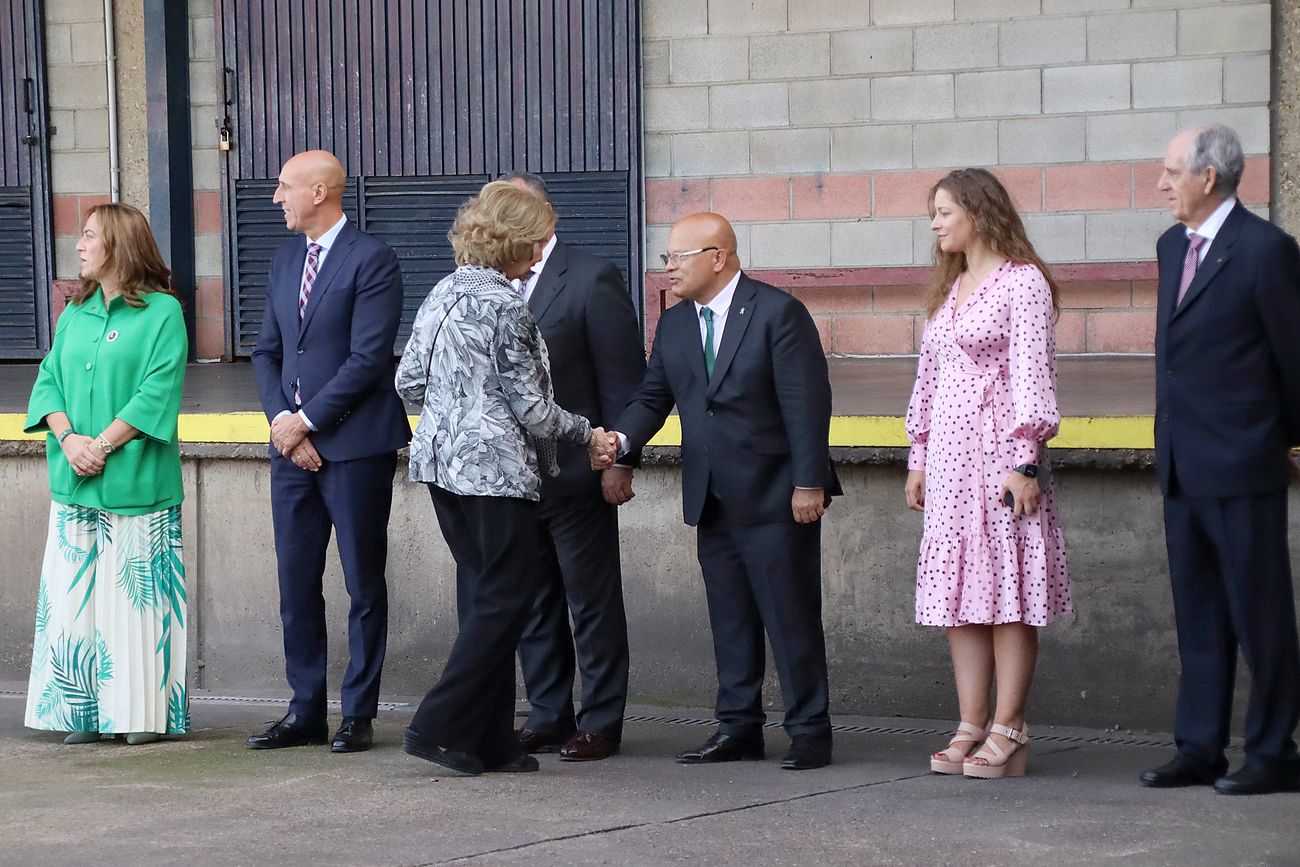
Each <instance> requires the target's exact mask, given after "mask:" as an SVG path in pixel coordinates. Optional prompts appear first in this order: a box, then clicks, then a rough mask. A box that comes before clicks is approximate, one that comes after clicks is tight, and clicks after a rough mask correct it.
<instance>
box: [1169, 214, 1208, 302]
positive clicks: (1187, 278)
mask: <svg viewBox="0 0 1300 867" xmlns="http://www.w3.org/2000/svg"><path fill="white" fill-rule="evenodd" d="M1204 243H1205V236H1204V235H1198V234H1196V233H1195V232H1192V234H1190V235H1188V236H1187V257H1186V258H1185V259H1183V282H1181V283H1179V284H1178V304H1182V303H1183V296H1184V295H1186V294H1187V288H1188V287H1189V286H1191V285H1192V281H1193V280H1194V279H1196V269H1197V267H1198V266H1199V265H1200V264H1201V256H1200V250H1201V245H1202V244H1204ZM1178 304H1175V305H1174V306H1175V307H1177V306H1178Z"/></svg>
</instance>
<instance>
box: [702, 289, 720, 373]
mask: <svg viewBox="0 0 1300 867" xmlns="http://www.w3.org/2000/svg"><path fill="white" fill-rule="evenodd" d="M700 315H701V316H703V317H704V372H705V373H707V374H708V375H709V378H710V379H712V378H713V362H714V361H715V360H716V359H715V358H714V357H713V311H712V310H710V309H709V308H707V307H701V308H700Z"/></svg>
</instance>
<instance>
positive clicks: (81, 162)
mask: <svg viewBox="0 0 1300 867" xmlns="http://www.w3.org/2000/svg"><path fill="white" fill-rule="evenodd" d="M119 14H120V15H122V16H123V17H122V18H120V19H119V20H118V22H117V24H118V27H117V30H118V32H119V39H118V44H117V54H118V79H119V87H121V88H123V90H122V94H121V95H122V96H123V97H124V98H125V101H124V103H123V104H121V106H120V111H119V121H120V125H119V130H118V142H119V147H120V150H121V154H122V163H123V166H122V168H123V177H122V185H121V197H122V201H124V202H126V203H127V204H131V205H135V206H136V207H138V208H140V209H141V210H142V211H144V212H145V213H146V214H148V212H149V202H148V183H147V171H148V169H147V165H146V164H145V163H144V161H143V160H142V159H140V156H141V155H142V154H143V153H144V151H145V149H146V147H147V142H146V141H145V125H144V123H143V120H144V118H143V114H144V110H143V105H134V104H130V103H132V102H133V99H132V95H134V94H135V92H136V91H138V90H140V89H141V87H140V85H141V84H142V77H141V76H142V72H141V70H142V69H143V66H144V57H143V55H142V54H141V53H140V51H139V47H138V46H137V45H136V43H137V42H139V40H138V39H136V38H133V37H135V36H136V35H137V34H133V33H131V32H129V31H130V30H131V28H132V27H134V26H137V24H138V22H134V21H133V20H132V19H130V18H129V15H130V14H138V10H134V9H132V8H129V7H125V6H123V7H121V8H120V9H119ZM215 14H216V2H215V0H189V17H190V105H191V121H192V131H193V137H194V154H193V160H194V188H195V195H194V216H195V239H194V245H195V263H196V276H197V283H196V292H195V306H196V310H195V327H196V346H195V351H196V354H197V356H198V357H199V358H220V357H221V356H222V355H223V354H224V352H225V345H226V333H225V332H226V318H227V317H226V312H225V299H224V290H223V280H222V271H223V267H222V245H221V194H220V187H221V180H220V177H221V176H220V167H219V163H218V151H217V129H216V127H215V126H214V125H213V119H214V118H216V117H219V116H221V114H222V113H223V112H222V111H221V110H220V107H219V102H220V97H219V92H220V90H219V85H220V79H219V64H218V62H217V59H216V55H217V52H216V40H215V28H214V25H215V17H214V16H215ZM124 27H125V28H126V31H127V32H123V28H124ZM45 39H46V58H47V68H48V79H47V80H48V88H49V104H50V123H51V124H52V125H53V126H54V127H55V129H56V133H55V134H54V135H53V136H52V137H51V138H50V176H51V186H52V192H53V196H52V201H51V208H52V222H53V226H54V236H55V238H54V252H55V274H54V277H55V283H54V287H53V289H52V293H53V299H54V307H55V311H56V313H57V312H58V311H59V310H62V308H63V305H64V303H65V299H66V295H67V293H68V292H70V291H71V290H72V289H73V288H74V287H75V286H76V285H77V278H78V276H79V272H80V264H79V262H78V258H77V253H76V249H75V248H76V243H77V238H78V236H79V235H80V233H81V226H82V222H83V218H84V216H85V213H86V211H87V210H88V209H89V208H91V207H93V206H94V205H96V204H100V203H102V202H108V201H110V190H111V181H110V178H109V160H108V136H109V129H108V84H107V81H108V80H107V75H106V65H105V43H104V4H103V3H102V2H101V0H51V2H49V3H47V4H46V12H45ZM133 155H135V156H134V158H133ZM136 164H139V171H135V174H139V173H140V172H143V173H144V175H145V176H142V177H140V178H139V179H138V182H136V179H134V178H133V171H134V169H135V167H136Z"/></svg>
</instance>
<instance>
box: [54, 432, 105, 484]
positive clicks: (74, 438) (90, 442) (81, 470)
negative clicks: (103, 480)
mask: <svg viewBox="0 0 1300 867" xmlns="http://www.w3.org/2000/svg"><path fill="white" fill-rule="evenodd" d="M62 449H63V456H64V457H65V458H67V459H68V463H69V464H70V465H71V466H72V471H73V472H74V473H76V474H77V475H79V476H96V475H99V474H100V473H101V472H103V470H104V461H105V458H106V456H105V455H104V452H103V451H102V450H100V449H98V448H95V440H94V439H92V438H91V437H88V436H82V435H81V434H75V433H74V434H68V435H67V436H66V437H64V438H63V445H62Z"/></svg>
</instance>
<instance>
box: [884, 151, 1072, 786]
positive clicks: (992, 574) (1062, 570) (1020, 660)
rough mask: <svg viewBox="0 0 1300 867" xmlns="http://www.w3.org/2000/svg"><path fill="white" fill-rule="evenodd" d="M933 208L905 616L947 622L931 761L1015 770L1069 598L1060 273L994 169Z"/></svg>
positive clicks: (948, 766)
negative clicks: (954, 719)
mask: <svg viewBox="0 0 1300 867" xmlns="http://www.w3.org/2000/svg"><path fill="white" fill-rule="evenodd" d="M930 211H931V213H932V214H933V221H932V223H931V228H932V229H933V230H934V232H935V235H936V247H935V269H934V275H933V277H932V280H931V290H930V294H929V298H928V313H929V319H928V321H927V322H926V327H925V336H924V338H923V340H922V346H921V360H920V363H919V365H918V367H917V372H916V384H915V386H914V387H913V390H912V400H911V403H910V404H909V406H908V409H907V434H908V439H909V440H910V442H911V443H912V449H911V454H910V455H909V457H908V465H907V466H908V475H907V487H906V495H907V503H908V506H909V508H912V509H915V510H917V511H924V513H925V532H924V535H923V536H922V538H921V551H920V555H919V557H918V559H917V569H916V619H917V622H918V623H920V624H922V625H925V626H942V627H945V628H946V629H947V633H948V644H949V650H950V651H951V653H952V664H953V674H954V677H955V680H956V684H957V699H958V704H959V706H960V710H961V724H960V725H959V726H958V728H957V733H956V734H955V735H954V736H953V738H952V740H951V741H950V742H949V745H948V748H947V749H945V750H943V751H941V752H937V753H934V754H933V755H932V756H931V757H930V767H931V769H932V770H934V771H936V772H938V773H943V774H965V775H966V776H968V777H981V778H985V779H997V778H1000V777H1004V776H1019V775H1022V774H1024V772H1025V768H1026V765H1027V762H1028V747H1027V744H1028V742H1029V738H1028V735H1027V729H1026V727H1025V700H1026V697H1027V696H1028V694H1029V687H1030V684H1031V682H1032V680H1033V673H1034V663H1035V661H1036V659H1037V655H1038V627H1041V626H1046V625H1047V624H1049V623H1051V622H1052V621H1053V620H1054V619H1055V618H1056V617H1058V616H1059V615H1061V614H1066V613H1069V612H1070V611H1071V610H1072V608H1071V605H1070V579H1069V576H1068V574H1067V570H1066V564H1065V541H1064V539H1063V538H1062V535H1061V528H1060V521H1059V518H1058V516H1057V511H1056V502H1055V498H1054V497H1053V491H1052V483H1051V477H1050V475H1049V474H1048V472H1047V469H1048V468H1047V456H1046V450H1045V448H1044V445H1045V443H1046V442H1047V441H1048V440H1049V439H1051V438H1052V437H1053V436H1054V435H1055V434H1056V429H1057V425H1058V424H1059V422H1060V414H1059V413H1058V412H1057V408H1056V347H1055V337H1054V334H1053V321H1054V319H1055V306H1056V294H1057V293H1056V286H1055V284H1054V283H1053V282H1052V279H1051V277H1050V276H1049V275H1048V272H1047V267H1046V265H1044V263H1043V261H1042V260H1041V259H1040V258H1039V257H1038V254H1037V253H1035V252H1034V248H1033V246H1032V245H1031V244H1030V243H1029V240H1028V238H1027V237H1026V236H1025V229H1024V224H1023V223H1022V222H1021V221H1020V217H1019V215H1018V214H1017V213H1016V210H1015V206H1014V205H1013V204H1012V203H1011V198H1010V196H1008V195H1007V192H1006V190H1005V189H1004V188H1003V186H1002V185H1001V184H1000V183H999V182H998V180H997V178H995V177H994V176H993V175H992V174H991V173H989V172H987V171H985V170H984V169H962V170H959V171H955V172H952V173H950V174H949V175H947V176H946V177H945V178H943V179H942V180H940V181H939V182H938V183H937V184H935V186H934V188H933V189H932V190H931V191H930ZM1004 498H1010V499H1011V502H1012V503H1013V505H1011V506H1008V505H1006V504H1005V499H1004ZM995 673H996V680H997V706H996V708H995V709H994V710H993V712H992V713H990V702H989V692H990V688H991V687H992V684H993V680H994V677H995Z"/></svg>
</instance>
